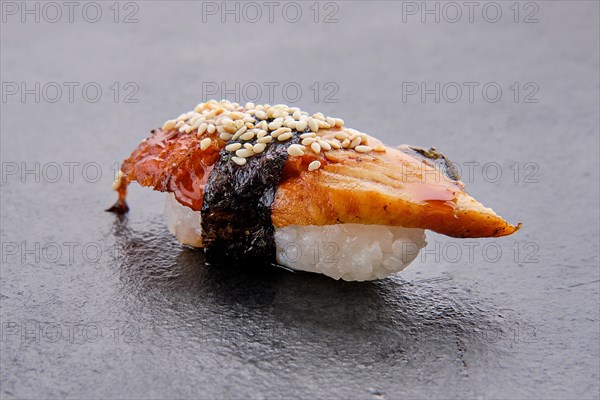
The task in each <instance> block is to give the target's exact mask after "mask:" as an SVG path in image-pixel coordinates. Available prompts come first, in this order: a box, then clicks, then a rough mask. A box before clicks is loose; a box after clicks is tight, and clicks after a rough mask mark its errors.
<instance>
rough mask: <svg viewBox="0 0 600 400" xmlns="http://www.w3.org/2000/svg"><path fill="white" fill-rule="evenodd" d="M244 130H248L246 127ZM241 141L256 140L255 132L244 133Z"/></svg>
mask: <svg viewBox="0 0 600 400" xmlns="http://www.w3.org/2000/svg"><path fill="white" fill-rule="evenodd" d="M244 128H246V127H244ZM240 130H241V129H240ZM238 132H239V131H238ZM240 139H242V140H252V139H254V132H252V131H248V132H246V133H244V134H243V135H242V136H240Z"/></svg>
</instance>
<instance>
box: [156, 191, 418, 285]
mask: <svg viewBox="0 0 600 400" xmlns="http://www.w3.org/2000/svg"><path fill="white" fill-rule="evenodd" d="M200 215H201V213H200V211H194V210H192V209H191V208H189V207H186V206H184V205H182V204H181V203H179V202H178V201H177V200H176V198H175V195H174V194H173V193H168V196H167V202H166V206H165V216H166V219H167V225H168V227H169V230H170V231H171V232H172V233H173V234H174V235H175V237H176V238H177V240H178V241H179V242H181V243H183V244H186V245H190V246H194V247H201V238H202V229H201V225H200V222H201V221H200V218H201V216H200ZM275 245H276V258H277V263H279V264H281V265H283V266H285V267H288V268H291V269H294V270H299V271H308V272H316V273H321V274H324V275H327V276H329V277H332V278H334V279H343V280H346V281H367V280H374V279H380V278H384V277H386V276H388V275H391V274H393V273H395V272H399V271H402V270H403V269H404V268H406V266H408V264H410V263H411V262H412V261H413V260H414V259H415V258H416V257H417V255H418V254H419V251H420V249H422V248H423V247H425V246H426V245H427V242H426V241H425V231H424V230H423V229H414V228H403V227H393V226H383V225H361V224H337V225H324V226H315V225H308V226H300V225H290V226H286V227H283V228H276V229H275Z"/></svg>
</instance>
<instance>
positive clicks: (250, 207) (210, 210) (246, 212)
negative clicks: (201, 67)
mask: <svg viewBox="0 0 600 400" xmlns="http://www.w3.org/2000/svg"><path fill="white" fill-rule="evenodd" d="M300 133H301V132H300ZM300 133H299V132H296V131H294V132H293V137H292V139H290V140H287V141H285V142H279V141H277V140H274V141H272V142H271V143H269V144H268V145H267V147H266V149H265V150H264V151H263V152H262V153H260V154H256V155H254V156H252V157H249V158H247V159H246V160H247V162H246V164H245V165H237V164H236V163H235V162H233V161H232V160H231V157H232V156H234V155H235V154H232V153H230V152H228V151H227V150H225V148H223V149H222V150H221V155H220V159H219V161H218V162H217V164H215V167H214V169H213V170H212V171H211V173H210V176H209V178H208V182H207V184H206V186H205V188H204V199H203V202H202V210H201V216H202V242H203V243H204V252H205V259H206V261H207V262H208V263H212V264H218V263H224V262H225V263H231V262H240V261H245V262H250V261H254V262H255V261H256V260H257V259H258V260H260V261H263V262H265V263H275V238H274V233H275V228H274V227H273V223H272V221H271V205H272V204H273V201H274V199H275V192H276V191H277V186H278V185H279V180H280V178H281V173H282V170H283V166H284V164H285V162H286V160H287V158H288V153H287V148H288V147H289V146H290V145H291V144H298V143H300ZM235 142H236V141H230V142H229V143H228V144H230V143H235Z"/></svg>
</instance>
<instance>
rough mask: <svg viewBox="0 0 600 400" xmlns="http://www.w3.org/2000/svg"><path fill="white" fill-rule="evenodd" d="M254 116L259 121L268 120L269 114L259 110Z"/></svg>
mask: <svg viewBox="0 0 600 400" xmlns="http://www.w3.org/2000/svg"><path fill="white" fill-rule="evenodd" d="M254 116H255V117H256V118H258V119H266V118H267V113H266V112H264V111H262V110H258V111H256V114H254Z"/></svg>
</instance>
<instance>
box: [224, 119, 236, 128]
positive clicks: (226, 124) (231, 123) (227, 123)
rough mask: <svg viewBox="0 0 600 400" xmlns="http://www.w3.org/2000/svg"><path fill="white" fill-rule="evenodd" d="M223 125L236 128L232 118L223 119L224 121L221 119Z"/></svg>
mask: <svg viewBox="0 0 600 400" xmlns="http://www.w3.org/2000/svg"><path fill="white" fill-rule="evenodd" d="M221 125H223V126H228V125H232V126H235V123H234V122H233V120H232V119H231V118H223V119H221Z"/></svg>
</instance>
